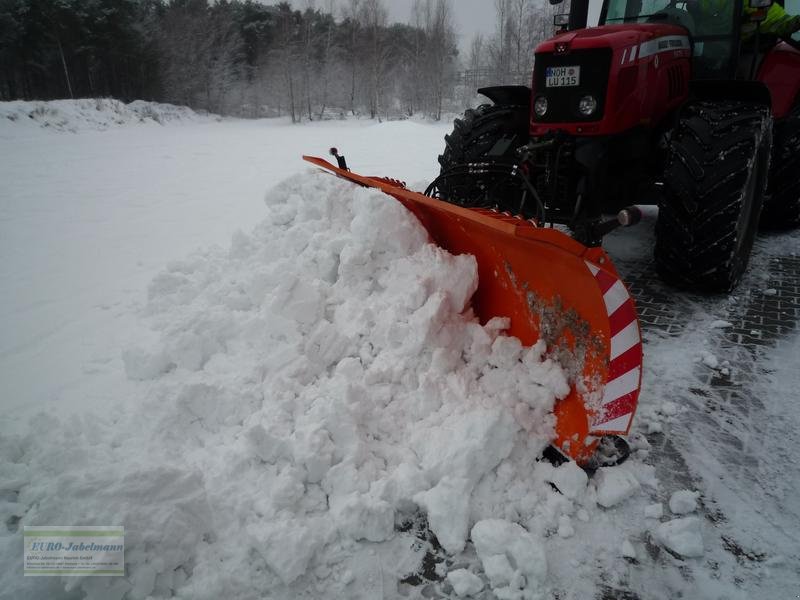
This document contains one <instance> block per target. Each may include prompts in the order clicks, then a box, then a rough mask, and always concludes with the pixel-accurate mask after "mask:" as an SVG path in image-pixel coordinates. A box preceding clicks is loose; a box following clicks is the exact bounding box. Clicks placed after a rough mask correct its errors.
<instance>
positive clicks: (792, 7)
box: [784, 0, 800, 44]
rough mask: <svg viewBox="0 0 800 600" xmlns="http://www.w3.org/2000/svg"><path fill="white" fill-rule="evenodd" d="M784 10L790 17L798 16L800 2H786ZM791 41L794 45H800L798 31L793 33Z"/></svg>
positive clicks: (795, 0) (788, 0)
mask: <svg viewBox="0 0 800 600" xmlns="http://www.w3.org/2000/svg"><path fill="white" fill-rule="evenodd" d="M784 8H785V9H786V12H787V13H789V14H790V15H800V0H786V5H785V7H784ZM792 39H793V40H794V41H795V42H796V43H798V44H800V31H798V32H797V33H795V34H794V35H793V36H792Z"/></svg>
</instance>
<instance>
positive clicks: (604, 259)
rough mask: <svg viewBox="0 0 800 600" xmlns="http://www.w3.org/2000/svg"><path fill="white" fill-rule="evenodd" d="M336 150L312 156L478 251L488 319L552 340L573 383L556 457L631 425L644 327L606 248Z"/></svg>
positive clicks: (482, 309)
mask: <svg viewBox="0 0 800 600" xmlns="http://www.w3.org/2000/svg"><path fill="white" fill-rule="evenodd" d="M332 153H333V154H334V155H335V156H337V158H338V159H339V164H340V166H334V165H333V164H331V163H330V162H328V161H326V160H324V159H322V158H315V157H310V156H305V157H304V159H305V160H307V161H308V162H310V163H311V164H313V165H316V166H318V167H321V168H322V169H325V170H327V171H330V172H332V173H335V174H336V175H338V176H339V177H342V178H344V179H347V180H349V181H352V182H353V183H355V184H358V185H361V186H365V187H370V188H376V189H379V190H381V191H383V192H384V193H386V194H388V195H390V196H392V197H394V198H396V199H397V200H399V201H400V202H401V203H402V204H403V205H404V206H405V207H406V208H407V209H408V210H409V211H411V212H412V213H413V214H414V215H415V216H416V217H417V218H418V219H419V221H420V222H421V223H422V225H423V226H424V227H425V228H426V229H427V231H428V233H429V235H430V237H431V239H432V241H434V242H435V243H436V244H438V245H439V246H441V247H442V248H444V249H446V250H448V251H449V252H451V253H453V254H464V253H467V254H471V255H474V256H475V258H476V260H477V263H478V276H479V286H478V290H477V291H476V292H475V295H474V296H473V298H472V306H473V309H474V311H475V314H476V315H477V316H478V318H479V319H480V321H481V322H482V323H486V322H487V321H489V320H490V319H492V318H493V317H498V316H499V317H509V318H510V321H511V326H510V328H509V330H508V334H509V335H512V336H515V337H517V338H519V339H520V341H521V342H522V343H523V344H525V345H532V344H534V343H536V342H537V341H538V340H539V339H543V340H544V341H545V342H546V343H547V346H548V353H549V355H551V356H553V357H554V358H555V359H557V360H558V361H559V363H560V364H561V365H562V366H563V367H564V368H565V370H566V371H567V374H568V377H569V380H570V384H571V392H570V394H569V395H568V396H567V397H566V398H564V399H563V400H560V401H559V402H557V404H556V406H555V409H554V412H555V416H556V438H555V439H554V440H553V443H552V446H551V451H552V452H553V453H555V460H558V458H559V457H561V458H572V459H574V460H575V461H576V462H578V463H579V464H581V465H591V464H594V462H595V461H596V460H597V452H596V451H597V449H598V445H599V444H600V442H601V441H602V440H603V439H609V438H614V439H617V437H616V436H623V435H626V434H627V433H628V431H629V429H630V426H631V422H632V420H633V416H634V413H635V411H636V404H637V400H638V396H639V388H640V385H641V372H642V369H641V365H642V344H641V334H640V330H639V322H638V318H637V315H636V309H635V306H634V302H633V299H632V298H631V296H630V294H629V293H628V290H627V289H626V287H625V285H624V284H623V282H622V281H621V280H620V278H619V275H618V274H617V272H616V270H615V269H614V266H613V264H612V262H611V259H610V258H609V257H608V255H607V254H606V253H605V251H604V250H603V249H602V248H600V247H594V248H590V247H587V246H584V245H583V244H581V243H579V242H577V241H576V240H574V239H572V238H571V237H570V236H569V235H567V234H566V233H563V232H561V231H559V230H557V229H553V228H548V227H544V226H543V224H542V223H539V222H537V221H536V220H535V219H524V218H522V217H520V216H512V215H511V214H503V213H500V212H498V211H496V210H491V209H485V208H465V207H462V206H457V205H455V204H452V203H449V202H445V201H442V200H439V199H437V198H432V197H430V196H426V195H424V194H420V193H418V192H414V191H411V190H408V189H406V187H405V185H404V184H403V183H401V182H399V181H396V180H392V179H386V178H382V177H364V176H361V175H357V174H355V173H353V172H351V171H350V170H348V169H347V167H346V163H345V162H344V159H343V158H342V157H340V156H338V154H337V153H336V152H335V150H333V151H332ZM610 447H614V446H613V444H612V445H611V446H610Z"/></svg>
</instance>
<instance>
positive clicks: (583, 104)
mask: <svg viewBox="0 0 800 600" xmlns="http://www.w3.org/2000/svg"><path fill="white" fill-rule="evenodd" d="M596 110H597V99H596V98H595V97H594V96H584V97H583V98H581V99H580V102H578V112H579V113H581V114H582V115H583V116H584V117H591V116H592V115H593V114H594V113H595V111H596Z"/></svg>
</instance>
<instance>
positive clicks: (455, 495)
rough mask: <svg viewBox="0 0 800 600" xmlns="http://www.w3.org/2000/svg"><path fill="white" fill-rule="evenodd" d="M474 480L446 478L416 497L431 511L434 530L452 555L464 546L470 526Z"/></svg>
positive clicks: (429, 519)
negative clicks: (470, 496) (470, 497)
mask: <svg viewBox="0 0 800 600" xmlns="http://www.w3.org/2000/svg"><path fill="white" fill-rule="evenodd" d="M471 492H472V483H471V482H470V480H469V479H466V478H464V477H449V476H448V477H444V478H443V479H442V480H441V481H440V482H439V483H438V484H437V485H436V487H434V488H432V489H430V490H428V491H427V492H422V493H419V494H417V495H416V496H414V501H415V502H416V503H417V504H419V505H420V506H421V507H422V508H424V509H425V511H426V512H427V513H428V523H429V525H430V528H431V531H433V532H434V533H435V534H436V537H437V538H438V539H439V543H440V544H441V545H442V547H443V548H444V549H445V550H447V551H448V552H449V553H451V554H457V553H459V552H461V551H462V550H463V549H464V545H465V544H466V541H467V530H468V529H469V495H470V493H471Z"/></svg>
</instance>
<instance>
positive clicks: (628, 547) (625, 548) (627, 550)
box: [621, 540, 636, 560]
mask: <svg viewBox="0 0 800 600" xmlns="http://www.w3.org/2000/svg"><path fill="white" fill-rule="evenodd" d="M621 552H622V556H624V557H625V558H630V559H633V560H636V549H635V548H634V547H633V544H631V541H630V540H625V541H624V542H622V549H621Z"/></svg>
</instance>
